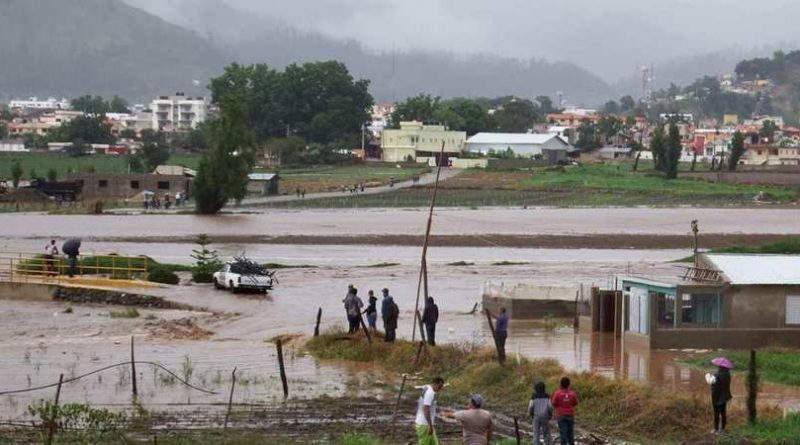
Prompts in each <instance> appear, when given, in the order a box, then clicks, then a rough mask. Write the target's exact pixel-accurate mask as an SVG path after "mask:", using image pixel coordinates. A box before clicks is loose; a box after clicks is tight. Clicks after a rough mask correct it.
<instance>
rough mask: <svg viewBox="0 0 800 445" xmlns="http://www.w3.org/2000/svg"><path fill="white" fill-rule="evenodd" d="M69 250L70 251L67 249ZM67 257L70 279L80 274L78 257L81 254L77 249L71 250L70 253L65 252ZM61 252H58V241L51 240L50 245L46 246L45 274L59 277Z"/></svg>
mask: <svg viewBox="0 0 800 445" xmlns="http://www.w3.org/2000/svg"><path fill="white" fill-rule="evenodd" d="M65 250H69V249H65ZM64 253H65V254H66V255H67V275H68V276H70V277H74V276H75V275H76V274H77V273H78V255H79V252H78V250H77V248H76V249H73V250H69V251H68V252H64ZM59 255H60V252H59V250H58V245H57V244H56V240H54V239H51V240H50V242H49V243H47V244H46V245H45V246H44V265H43V269H44V272H45V273H47V274H53V275H58V274H59V270H58V256H59Z"/></svg>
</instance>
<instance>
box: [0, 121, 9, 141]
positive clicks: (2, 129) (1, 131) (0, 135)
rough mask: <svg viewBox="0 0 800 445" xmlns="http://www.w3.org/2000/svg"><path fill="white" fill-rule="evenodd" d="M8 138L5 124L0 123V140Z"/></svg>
mask: <svg viewBox="0 0 800 445" xmlns="http://www.w3.org/2000/svg"><path fill="white" fill-rule="evenodd" d="M6 138H8V127H7V126H6V123H5V122H0V140H2V139H6Z"/></svg>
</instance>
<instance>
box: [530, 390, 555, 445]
mask: <svg viewBox="0 0 800 445" xmlns="http://www.w3.org/2000/svg"><path fill="white" fill-rule="evenodd" d="M528 414H530V415H531V417H532V418H533V445H539V438H540V437H541V438H543V439H544V445H551V444H552V443H553V438H552V436H550V419H551V418H553V404H552V403H551V402H550V395H549V394H547V392H545V386H544V382H536V384H535V385H534V386H533V394H532V395H531V401H530V403H528Z"/></svg>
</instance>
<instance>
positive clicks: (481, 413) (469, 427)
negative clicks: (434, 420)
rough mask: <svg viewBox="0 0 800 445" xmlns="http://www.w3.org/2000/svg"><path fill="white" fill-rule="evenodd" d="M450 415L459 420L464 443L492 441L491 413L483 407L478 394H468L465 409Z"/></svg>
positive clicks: (477, 443)
mask: <svg viewBox="0 0 800 445" xmlns="http://www.w3.org/2000/svg"><path fill="white" fill-rule="evenodd" d="M448 417H449V416H448ZM452 417H453V418H454V419H456V420H458V421H459V422H461V426H462V428H463V430H464V445H489V443H490V442H491V441H492V413H490V412H489V411H486V410H485V409H483V397H481V395H480V394H472V395H471V396H469V401H468V402H467V409H465V410H463V411H456V412H455V413H453V414H452Z"/></svg>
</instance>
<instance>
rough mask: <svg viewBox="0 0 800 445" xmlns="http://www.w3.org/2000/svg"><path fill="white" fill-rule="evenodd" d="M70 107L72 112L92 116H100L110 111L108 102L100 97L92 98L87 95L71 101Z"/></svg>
mask: <svg viewBox="0 0 800 445" xmlns="http://www.w3.org/2000/svg"><path fill="white" fill-rule="evenodd" d="M71 105H72V109H73V110H76V111H82V112H84V113H86V114H89V115H92V116H102V115H104V114H106V113H108V112H109V111H110V110H109V104H108V102H106V100H105V99H103V98H102V97H101V96H94V97H92V96H91V95H88V94H87V95H85V96H81V97H78V98H76V99H72V101H71Z"/></svg>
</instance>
